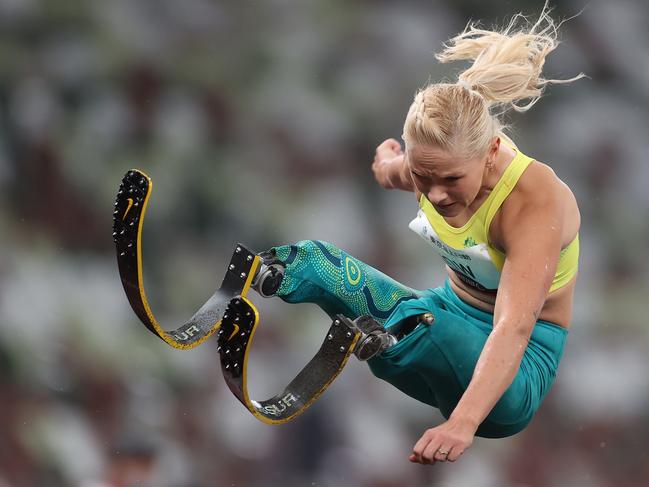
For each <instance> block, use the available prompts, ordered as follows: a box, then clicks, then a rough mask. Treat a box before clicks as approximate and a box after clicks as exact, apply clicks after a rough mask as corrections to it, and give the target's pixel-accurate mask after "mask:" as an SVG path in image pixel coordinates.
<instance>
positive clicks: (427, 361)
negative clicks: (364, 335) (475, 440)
mask: <svg viewBox="0 0 649 487" xmlns="http://www.w3.org/2000/svg"><path fill="white" fill-rule="evenodd" d="M420 294H421V297H420V298H418V299H411V300H408V301H404V302H402V303H400V304H399V306H398V307H397V308H396V309H395V310H394V312H393V313H392V315H391V316H390V317H389V318H388V319H387V321H386V323H385V326H386V328H388V329H389V328H390V326H392V325H394V324H396V323H398V322H399V321H401V320H403V319H404V318H407V317H409V316H412V315H417V314H422V313H428V312H430V313H433V315H434V316H435V321H434V322H433V324H432V325H428V324H424V323H422V324H420V325H419V326H418V327H417V328H415V329H414V330H413V331H412V332H411V333H410V334H408V335H407V336H406V337H405V338H403V339H401V340H400V341H399V342H398V343H397V344H396V345H394V346H392V347H391V348H389V349H388V350H386V351H385V352H383V353H382V354H381V355H380V356H378V357H375V358H373V359H371V360H370V361H369V366H370V369H371V370H372V373H373V374H374V375H375V376H376V377H378V378H380V379H383V380H385V381H387V382H389V383H390V384H392V385H393V386H395V387H396V388H397V389H399V390H401V391H403V392H405V393H406V394H408V395H409V396H411V397H413V398H415V399H418V400H419V401H421V402H424V403H426V404H430V405H431V406H434V407H436V408H439V410H440V411H441V413H442V414H443V415H444V417H446V418H448V417H449V416H450V414H451V413H452V412H453V410H454V409H455V406H456V405H457V403H458V401H459V400H460V398H461V397H462V394H463V393H464V391H465V390H466V388H467V387H468V385H469V382H470V381H471V377H472V375H473V370H474V369H475V365H476V363H477V361H478V358H479V356H480V353H481V352H482V349H483V348H484V345H485V342H486V340H487V337H488V336H489V333H491V330H492V328H493V315H492V314H491V313H487V312H485V311H482V310H479V309H477V308H474V307H473V306H471V305H469V304H467V303H465V302H464V301H462V300H461V299H460V298H459V297H458V296H457V295H456V294H455V293H454V292H453V290H452V289H451V287H450V285H449V283H448V281H447V282H446V284H445V286H443V287H438V288H435V289H428V290H425V291H420ZM567 335H568V331H567V330H566V329H565V328H563V327H561V326H558V325H556V324H553V323H550V322H547V321H542V320H539V321H537V322H536V325H535V326H534V330H533V332H532V336H531V338H530V341H529V345H528V347H527V350H526V351H525V355H524V356H523V360H522V362H521V366H520V369H519V371H518V373H517V374H516V377H515V378H514V381H513V383H512V384H511V385H510V386H509V388H508V389H507V390H506V392H505V393H504V394H503V396H502V397H501V398H500V400H499V401H498V402H497V403H496V405H495V407H494V408H493V410H492V411H491V413H490V414H489V415H488V416H487V418H486V419H485V421H484V422H483V423H482V424H481V425H480V427H479V428H478V431H477V433H476V434H477V436H482V437H486V438H502V437H505V436H511V435H513V434H515V433H518V432H519V431H521V430H522V429H523V428H525V426H526V425H527V424H528V423H529V422H530V420H531V419H532V417H533V416H534V413H535V412H536V411H537V409H538V408H539V406H540V405H541V402H542V401H543V398H544V397H545V395H546V394H547V393H548V391H549V390H550V387H551V386H552V383H553V382H554V379H555V377H556V372H557V368H558V367H559V362H560V360H561V356H562V355H563V349H564V345H565V343H566V339H567Z"/></svg>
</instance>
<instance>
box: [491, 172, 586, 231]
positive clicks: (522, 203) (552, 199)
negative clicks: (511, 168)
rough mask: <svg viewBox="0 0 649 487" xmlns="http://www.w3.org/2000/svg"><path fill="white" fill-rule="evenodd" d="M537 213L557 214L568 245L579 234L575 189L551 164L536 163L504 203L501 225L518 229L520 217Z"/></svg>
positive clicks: (522, 176) (579, 218) (521, 178)
mask: <svg viewBox="0 0 649 487" xmlns="http://www.w3.org/2000/svg"><path fill="white" fill-rule="evenodd" d="M535 210H541V211H542V212H543V213H545V214H548V215H551V214H554V215H555V216H556V217H557V218H558V219H559V220H560V221H561V222H562V226H563V228H564V230H563V234H564V236H563V240H564V241H565V242H570V241H572V239H573V238H574V236H575V235H576V234H577V232H578V231H579V227H580V223H581V216H580V213H579V207H578V205H577V199H576V198H575V196H574V194H573V192H572V190H571V189H570V187H569V186H568V185H567V184H566V183H564V182H563V181H562V180H561V179H560V178H559V176H558V175H557V174H556V173H555V171H554V170H553V169H552V168H551V167H550V166H549V165H548V164H545V163H542V162H539V161H536V160H533V161H532V162H531V163H530V164H529V166H528V167H527V169H526V170H525V172H523V174H522V175H521V177H520V179H519V180H518V183H517V184H516V186H515V187H514V190H513V191H512V193H511V194H510V196H509V197H508V198H507V199H506V200H505V202H504V203H503V205H502V220H501V223H502V225H503V226H504V227H505V228H507V227H512V228H515V227H516V226H517V223H518V222H519V221H520V220H519V219H520V218H525V217H526V215H530V217H532V216H531V215H534V214H535Z"/></svg>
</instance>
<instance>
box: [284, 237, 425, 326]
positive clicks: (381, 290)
mask: <svg viewBox="0 0 649 487" xmlns="http://www.w3.org/2000/svg"><path fill="white" fill-rule="evenodd" d="M274 251H275V252H276V258H277V259H278V260H280V261H281V262H282V263H283V264H284V265H285V266H286V270H285V274H284V279H283V280H282V284H281V285H280V287H279V289H278V291H277V293H276V295H277V296H279V297H280V298H282V299H283V300H284V301H286V302H287V303H315V304H317V305H318V306H320V308H322V309H323V310H324V312H325V313H327V314H328V315H329V316H330V317H331V318H332V319H333V318H334V316H335V315H336V314H338V313H341V314H344V315H345V316H347V317H349V318H352V319H356V318H358V317H359V316H362V315H371V316H372V317H373V318H374V319H376V320H377V321H378V322H379V323H381V324H383V323H385V321H386V320H387V318H388V317H389V316H390V314H391V313H392V311H394V309H395V308H396V307H397V305H398V304H399V303H401V302H402V301H405V300H407V299H412V298H416V297H418V293H417V291H415V290H413V289H411V288H409V287H406V286H404V285H403V284H400V283H398V282H397V281H395V280H394V279H392V278H390V277H388V276H386V275H385V274H383V273H382V272H380V271H377V270H376V269H374V268H373V267H370V266H369V265H367V264H364V263H363V262H361V261H359V260H357V259H355V258H354V257H352V256H351V255H349V254H347V253H345V252H344V251H342V250H340V249H339V248H338V247H336V246H335V245H332V244H330V243H327V242H321V241H318V240H302V241H300V242H297V243H296V244H293V245H284V246H281V247H275V248H274Z"/></svg>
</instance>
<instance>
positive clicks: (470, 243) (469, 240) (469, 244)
mask: <svg viewBox="0 0 649 487" xmlns="http://www.w3.org/2000/svg"><path fill="white" fill-rule="evenodd" d="M475 245H478V242H476V241H475V240H473V237H467V238H466V240H465V241H464V248H467V247H473V246H475Z"/></svg>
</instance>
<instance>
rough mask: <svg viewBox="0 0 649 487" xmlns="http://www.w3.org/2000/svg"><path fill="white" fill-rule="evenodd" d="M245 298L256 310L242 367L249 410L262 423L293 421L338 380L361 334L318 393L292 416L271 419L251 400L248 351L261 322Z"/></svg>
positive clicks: (245, 398) (244, 391)
mask: <svg viewBox="0 0 649 487" xmlns="http://www.w3.org/2000/svg"><path fill="white" fill-rule="evenodd" d="M242 298H243V300H244V301H245V302H246V303H248V304H249V305H250V307H251V308H252V309H253V310H254V312H255V324H254V325H253V327H252V330H251V331H250V337H249V338H248V345H247V346H246V351H245V353H244V356H243V369H242V386H241V387H242V389H243V398H244V400H245V403H246V407H247V408H248V411H250V412H251V413H252V414H253V415H254V416H255V417H256V418H257V419H258V420H260V421H261V422H262V423H266V424H284V423H288V422H289V421H291V420H292V419H293V418H294V417H296V416H297V415H299V414H301V413H302V412H304V411H305V410H306V409H308V408H309V407H310V406H311V404H313V403H314V402H315V401H316V400H317V399H318V398H319V397H320V396H321V395H322V393H323V392H324V391H325V390H326V389H327V388H328V387H329V385H331V383H332V382H333V381H334V380H336V378H337V377H338V375H340V372H341V371H342V370H343V368H344V367H345V365H346V364H347V361H348V360H349V357H350V356H351V354H352V350H354V347H355V346H356V343H357V342H358V339H359V338H360V336H361V334H360V333H358V332H357V333H356V336H355V337H354V341H353V342H352V343H351V345H350V346H349V348H348V349H347V352H346V353H345V359H344V360H343V361H342V363H341V364H340V367H338V371H337V372H336V373H335V374H333V375H332V376H331V377H330V379H329V380H328V381H327V382H326V383H325V384H323V386H322V387H321V388H320V390H318V392H317V393H316V394H314V395H313V397H312V398H311V399H310V400H309V401H308V402H307V403H305V404H304V405H303V406H302V407H301V408H300V409H298V410H297V411H295V412H294V413H293V414H291V415H290V416H288V417H286V418H283V419H270V418H267V417H266V416H264V415H263V414H261V413H260V412H259V411H258V410H257V408H256V407H255V406H254V405H253V404H252V401H251V400H250V396H249V395H248V351H249V350H250V348H251V347H252V340H253V337H254V335H255V331H256V330H257V325H258V324H259V312H258V311H257V308H256V307H255V305H254V304H253V303H252V302H251V301H250V300H248V299H247V298H246V297H243V296H242Z"/></svg>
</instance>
